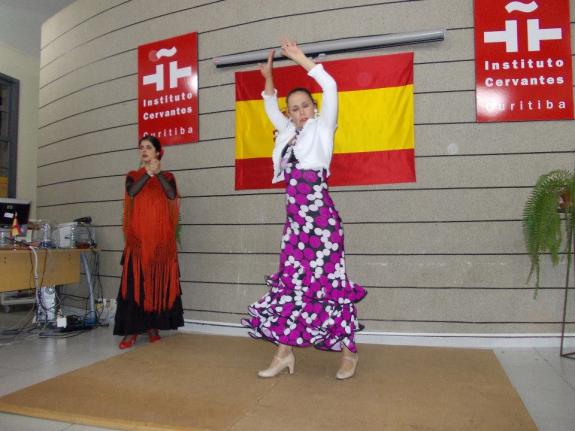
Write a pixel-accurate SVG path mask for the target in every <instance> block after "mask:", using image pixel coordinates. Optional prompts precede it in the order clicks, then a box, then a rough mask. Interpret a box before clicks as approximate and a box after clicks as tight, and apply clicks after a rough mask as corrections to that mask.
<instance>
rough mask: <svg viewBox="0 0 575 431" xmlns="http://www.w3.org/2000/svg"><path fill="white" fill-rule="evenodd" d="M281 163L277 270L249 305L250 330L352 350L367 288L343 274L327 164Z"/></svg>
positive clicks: (281, 341)
mask: <svg viewBox="0 0 575 431" xmlns="http://www.w3.org/2000/svg"><path fill="white" fill-rule="evenodd" d="M298 167H299V165H297V164H296V165H294V164H289V165H288V166H287V168H286V169H285V171H284V173H285V181H286V210H287V220H286V224H285V226H284V230H283V238H282V244H281V254H280V264H279V270H278V272H276V273H275V274H273V275H270V276H268V277H267V279H266V281H267V284H268V286H269V287H270V290H269V292H268V293H267V294H266V295H265V296H264V297H262V298H261V299H260V300H259V301H257V302H256V303H254V304H252V305H250V306H249V307H248V311H249V314H250V316H251V317H250V318H248V319H243V320H242V323H243V325H244V326H246V327H248V328H250V329H251V331H250V335H251V336H252V337H254V338H262V339H266V340H268V341H271V342H273V343H275V344H287V345H290V346H297V347H307V346H314V347H316V348H318V349H321V350H334V351H340V350H342V348H343V346H345V347H346V348H347V349H349V350H350V351H352V352H355V351H356V350H357V349H356V346H355V332H357V331H359V330H361V329H363V325H360V324H359V322H358V320H357V310H356V306H355V304H356V303H357V302H359V301H361V300H362V299H363V298H364V297H365V295H366V294H367V292H366V291H365V289H364V288H363V287H361V286H359V285H357V284H355V283H353V282H352V281H350V280H348V279H347V275H346V271H345V253H344V240H343V229H342V226H341V219H340V218H339V214H338V212H337V210H336V209H335V206H334V204H333V201H332V199H331V197H330V195H329V192H328V188H327V183H326V178H325V170H321V171H317V170H301V169H299V168H298Z"/></svg>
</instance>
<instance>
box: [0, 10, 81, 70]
mask: <svg viewBox="0 0 575 431" xmlns="http://www.w3.org/2000/svg"><path fill="white" fill-rule="evenodd" d="M74 1H75V0H0V42H3V43H4V44H6V45H9V46H11V47H13V48H16V49H18V50H20V51H22V52H24V53H25V54H27V55H30V56H34V57H39V56H40V30H41V28H42V23H43V22H44V21H46V20H47V19H48V18H50V17H51V16H52V15H54V14H55V13H56V12H58V11H59V10H61V9H63V8H64V7H66V6H68V5H69V4H70V3H74ZM0 61H2V59H0Z"/></svg>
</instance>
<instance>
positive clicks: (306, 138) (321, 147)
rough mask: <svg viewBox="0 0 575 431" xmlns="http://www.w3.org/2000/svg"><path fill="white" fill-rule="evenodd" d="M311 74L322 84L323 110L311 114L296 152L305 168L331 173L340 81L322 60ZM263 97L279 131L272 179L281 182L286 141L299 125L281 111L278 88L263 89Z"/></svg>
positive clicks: (302, 131) (274, 181)
mask: <svg viewBox="0 0 575 431" xmlns="http://www.w3.org/2000/svg"><path fill="white" fill-rule="evenodd" d="M308 75H309V76H311V77H312V78H313V79H315V80H316V82H317V83H318V84H319V85H320V87H321V88H322V91H323V95H322V105H321V112H320V114H319V116H318V117H317V118H310V119H309V120H307V121H306V123H305V124H304V127H303V129H302V130H301V132H300V134H299V136H298V139H297V142H296V144H295V146H294V154H295V157H296V158H297V159H298V161H299V164H300V166H301V168H302V169H326V170H327V175H328V176H329V174H330V172H329V164H330V162H331V156H332V153H333V138H334V133H335V129H336V128H337V84H336V82H335V80H334V79H333V78H332V77H331V75H330V74H328V73H327V72H326V71H325V70H324V68H323V65H321V64H317V65H316V66H315V67H314V68H313V69H311V70H310V71H309V72H308ZM262 97H263V99H264V106H265V110H266V114H267V116H268V118H269V119H270V121H271V122H272V124H273V125H274V127H275V128H276V130H277V131H278V135H277V137H276V141H275V147H274V151H273V153H272V160H273V164H274V177H273V179H272V183H277V182H279V181H282V180H283V179H284V173H283V170H282V169H281V168H280V162H281V153H282V150H283V149H284V147H285V146H286V144H287V143H288V142H290V141H291V139H292V138H293V137H294V136H295V126H294V125H293V123H292V122H291V121H290V120H289V119H288V118H286V117H285V115H283V114H282V113H281V111H280V109H279V106H278V99H277V90H275V91H274V94H273V95H267V94H265V93H263V92H262Z"/></svg>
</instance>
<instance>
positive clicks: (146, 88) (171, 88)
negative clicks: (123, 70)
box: [138, 33, 199, 145]
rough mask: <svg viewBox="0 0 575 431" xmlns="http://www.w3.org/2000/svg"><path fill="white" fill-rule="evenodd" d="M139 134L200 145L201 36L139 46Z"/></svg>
mask: <svg viewBox="0 0 575 431" xmlns="http://www.w3.org/2000/svg"><path fill="white" fill-rule="evenodd" d="M138 135H139V136H140V137H142V136H146V135H153V136H156V137H157V138H159V139H160V141H161V142H162V144H163V145H174V144H184V143H188V142H198V139H199V133H198V34H197V33H189V34H185V35H182V36H177V37H173V38H171V39H164V40H160V41H157V42H152V43H149V44H146V45H141V46H139V47H138Z"/></svg>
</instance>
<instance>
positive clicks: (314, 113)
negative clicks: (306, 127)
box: [313, 108, 319, 118]
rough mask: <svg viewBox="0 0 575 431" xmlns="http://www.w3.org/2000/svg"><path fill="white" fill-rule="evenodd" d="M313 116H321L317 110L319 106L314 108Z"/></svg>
mask: <svg viewBox="0 0 575 431" xmlns="http://www.w3.org/2000/svg"><path fill="white" fill-rule="evenodd" d="M313 116H314V118H317V117H319V114H318V112H317V108H314V110H313Z"/></svg>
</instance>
